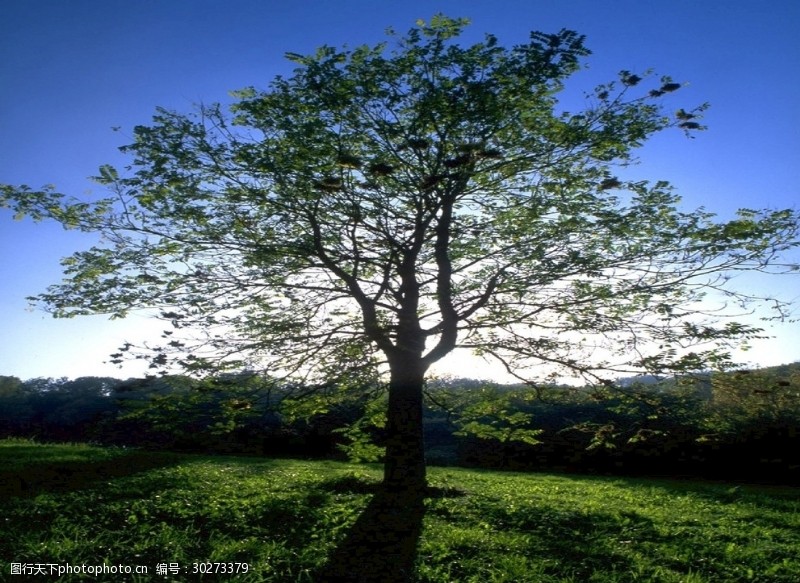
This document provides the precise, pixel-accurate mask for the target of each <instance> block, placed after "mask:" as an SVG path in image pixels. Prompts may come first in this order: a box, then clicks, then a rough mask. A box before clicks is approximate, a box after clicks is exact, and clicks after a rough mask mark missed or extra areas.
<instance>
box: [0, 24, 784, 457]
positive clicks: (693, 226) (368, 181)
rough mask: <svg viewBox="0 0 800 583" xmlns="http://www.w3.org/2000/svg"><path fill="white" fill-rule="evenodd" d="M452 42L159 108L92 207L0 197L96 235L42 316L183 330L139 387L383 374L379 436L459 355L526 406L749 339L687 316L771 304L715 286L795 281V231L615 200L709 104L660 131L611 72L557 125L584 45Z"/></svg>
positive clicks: (658, 107)
mask: <svg viewBox="0 0 800 583" xmlns="http://www.w3.org/2000/svg"><path fill="white" fill-rule="evenodd" d="M466 25H467V21H466V20H464V19H451V18H448V17H445V16H441V15H440V16H436V17H434V18H433V19H432V20H431V21H430V22H422V21H420V22H418V23H417V26H416V27H414V28H412V29H411V30H410V31H409V32H408V33H407V34H406V35H405V36H399V35H397V34H395V33H393V32H391V33H390V39H389V41H388V42H387V43H383V44H380V45H377V46H374V47H370V46H359V47H356V48H353V49H337V48H333V47H329V46H323V47H321V48H320V49H319V50H317V52H316V53H315V54H312V55H299V54H295V53H289V54H287V57H288V58H289V59H290V60H292V61H293V62H295V63H296V64H297V68H296V69H295V70H294V72H293V73H292V75H291V76H288V77H285V78H284V77H277V78H276V79H275V80H274V81H273V82H272V83H271V84H270V85H269V87H268V88H267V89H264V90H260V89H256V88H247V89H243V90H239V91H237V92H235V93H234V96H235V98H236V102H235V103H234V105H232V106H231V107H230V108H229V110H226V109H225V108H223V107H222V106H221V105H201V106H198V107H197V109H196V110H195V111H194V112H191V113H188V114H184V113H178V112H174V111H169V110H166V109H158V110H157V113H156V114H155V116H154V118H153V120H152V123H151V124H150V125H147V126H145V125H143V126H138V127H136V128H135V130H134V139H133V142H132V143H131V144H129V145H127V146H124V147H123V148H122V150H123V152H126V153H128V154H129V155H131V157H132V164H131V166H130V167H129V168H127V169H126V171H124V172H121V171H119V170H117V169H115V168H112V167H110V166H104V167H102V168H100V173H99V176H98V177H97V180H98V182H100V183H101V184H103V185H105V186H106V187H108V189H109V191H110V193H111V196H110V197H108V198H105V199H103V200H99V201H93V202H85V201H79V200H75V199H70V198H68V197H66V196H63V195H61V194H59V193H57V192H56V191H55V189H53V188H44V189H40V190H34V189H31V188H28V187H24V186H23V187H12V186H4V187H3V190H2V191H0V192H2V194H0V204H5V205H8V206H12V207H14V208H15V209H16V210H17V211H18V212H19V213H22V214H29V215H31V216H33V217H34V218H54V219H56V220H59V221H61V222H62V223H63V224H65V225H66V226H68V227H74V228H79V229H82V230H85V231H91V232H100V233H102V234H103V243H102V244H101V245H99V246H96V247H94V248H92V249H89V250H87V251H81V252H78V253H75V254H73V255H72V256H70V257H68V258H66V259H64V261H63V264H64V268H65V273H66V276H67V278H66V280H65V281H64V282H63V283H61V284H57V285H54V286H52V287H51V288H49V289H48V290H47V291H46V292H45V293H42V294H41V295H39V296H37V297H36V300H37V301H38V302H41V303H42V304H43V305H45V306H46V307H48V308H49V309H50V310H52V311H53V313H54V314H55V315H56V316H62V317H63V316H66V317H69V316H75V315H81V314H96V313H107V314H110V315H112V316H113V317H124V316H125V315H127V314H128V313H129V312H130V311H131V310H135V309H139V308H142V309H155V310H157V311H158V313H159V314H160V317H162V318H164V319H166V320H168V321H171V322H172V324H173V326H174V328H177V329H180V331H175V333H174V334H173V331H172V330H168V331H166V332H165V339H166V340H165V342H164V343H163V344H164V346H163V347H162V348H163V349H162V350H160V351H157V353H156V356H155V358H154V364H156V365H162V364H163V365H167V364H168V362H169V361H168V349H173V350H174V351H175V353H176V356H177V362H178V363H179V364H181V365H182V366H183V367H184V368H187V369H189V370H195V371H197V370H206V369H207V368H218V367H219V366H220V365H222V364H226V365H227V366H230V367H233V368H242V367H250V368H255V367H260V368H264V369H265V370H268V371H269V373H270V374H272V375H276V376H281V375H283V376H287V377H296V378H302V379H303V380H304V381H305V382H309V381H319V382H327V383H332V382H333V383H336V382H347V383H353V382H354V381H355V382H356V383H361V382H362V381H363V380H364V379H374V378H376V375H377V376H380V375H388V378H389V380H390V382H389V387H390V404H389V419H390V421H389V432H390V433H392V432H393V431H394V432H396V431H400V430H399V429H398V427H395V426H393V425H392V423H393V421H392V419H398V418H400V417H402V418H403V419H404V420H403V421H402V423H400V424H401V425H403V424H404V425H409V424H410V425H413V424H414V423H417V421H418V420H420V419H421V417H420V416H418V415H416V414H415V415H412V417H413V418H414V419H417V421H413V420H409V419H410V418H409V417H403V414H401V413H400V411H405V412H406V413H408V411H409V410H410V409H415V408H417V407H418V401H419V399H421V386H422V383H423V379H424V376H425V373H426V371H427V370H428V368H429V367H430V365H431V364H433V363H434V362H436V361H438V360H440V359H442V358H444V357H445V356H446V355H447V354H449V353H450V352H451V351H452V350H453V349H455V348H456V347H463V348H468V349H472V350H473V351H475V352H476V353H478V354H480V355H484V356H487V357H492V358H495V359H497V360H499V361H500V362H501V363H503V365H504V366H505V367H506V368H507V370H508V371H509V372H510V373H511V374H513V375H515V376H517V377H518V378H520V379H523V380H525V381H530V382H541V381H543V380H545V379H546V378H547V376H548V375H551V378H552V377H553V376H555V375H561V374H564V373H565V372H573V373H576V374H579V375H582V376H584V377H587V378H589V379H593V380H595V381H600V382H606V379H607V373H608V371H612V372H613V371H618V372H623V371H624V372H652V373H659V374H663V373H668V372H674V371H687V370H699V369H705V368H708V367H712V366H723V365H725V364H726V363H727V362H728V360H729V355H728V348H727V346H728V343H729V342H732V341H737V340H742V339H747V338H749V337H752V336H754V335H756V334H758V332H759V331H758V330H757V329H755V328H752V327H750V326H746V325H744V324H740V323H736V322H735V321H731V320H727V319H720V318H719V316H720V315H726V314H727V313H728V312H727V311H725V310H723V311H721V312H720V311H718V308H719V306H716V305H715V306H711V304H708V303H704V302H703V300H704V298H705V299H708V295H709V294H720V298H722V299H723V300H724V301H725V302H728V303H729V304H730V305H731V306H735V307H737V308H743V307H745V306H747V305H749V303H750V302H752V301H757V300H763V299H767V298H766V297H757V296H756V295H753V294H749V293H739V292H737V291H735V290H732V289H730V288H729V287H728V285H727V283H728V279H729V276H730V275H731V273H733V272H735V271H739V270H758V271H764V272H771V271H782V270H785V269H789V266H786V265H783V264H781V263H780V257H781V253H782V252H784V251H786V250H788V249H789V248H791V247H793V246H796V245H797V232H798V217H797V214H796V213H795V212H793V211H790V210H773V211H757V210H752V209H743V210H741V211H739V214H738V216H737V217H736V218H734V219H733V220H728V221H717V220H716V219H715V216H714V215H713V214H712V213H710V212H708V211H706V210H704V209H699V210H692V211H688V212H687V211H683V210H680V209H679V207H678V205H679V200H680V199H679V197H678V195H677V194H676V193H675V192H674V190H673V188H672V187H671V186H670V185H669V183H667V182H666V181H663V180H657V181H654V182H648V181H630V180H626V179H625V178H624V176H622V175H621V174H622V173H621V170H620V168H621V167H624V166H626V165H628V164H631V163H633V162H635V150H636V149H637V148H638V147H639V146H641V145H642V144H643V143H644V142H645V141H646V140H647V138H649V137H650V136H652V135H653V134H655V133H657V132H660V131H663V130H668V129H674V130H676V131H683V132H685V133H687V134H691V133H693V132H695V131H698V130H702V129H704V128H703V126H702V125H701V118H702V113H703V111H704V110H705V108H706V106H705V105H700V106H697V107H693V108H691V107H688V106H685V105H684V106H683V107H681V108H679V109H677V110H675V111H674V113H670V112H668V111H667V110H666V105H665V104H666V103H667V102H666V101H665V100H666V99H668V98H671V94H672V93H675V92H677V91H679V90H680V88H681V84H680V83H677V82H675V81H674V80H673V79H671V78H670V77H657V76H656V75H654V74H646V73H640V74H636V73H633V72H630V71H622V72H621V73H620V75H619V77H618V78H617V79H615V80H613V81H611V82H609V83H607V84H604V85H601V86H599V87H597V88H595V89H594V90H593V91H591V92H589V93H587V94H586V98H585V106H584V107H583V108H582V109H581V110H580V111H578V112H571V111H565V110H563V109H562V106H561V104H560V103H559V99H558V98H559V93H560V91H561V90H562V89H563V87H564V82H565V80H566V79H567V78H568V77H569V76H570V75H572V74H573V73H575V72H576V71H577V70H578V69H579V68H580V67H581V65H582V61H583V59H584V58H585V57H587V56H588V55H589V54H590V53H589V50H588V49H586V48H585V46H584V38H583V37H582V36H581V35H579V34H577V33H575V32H573V31H568V30H562V31H560V32H558V33H555V34H544V33H540V32H534V33H531V36H530V39H529V41H528V42H526V43H524V44H520V45H517V46H514V47H512V48H505V47H502V46H501V45H500V44H499V43H498V40H497V38H495V37H494V36H492V35H486V37H485V39H484V40H483V42H479V43H477V44H473V45H471V46H466V47H464V46H461V45H460V44H458V42H457V40H458V37H459V35H460V34H461V32H462V30H463V29H464V27H465V26H466ZM773 306H774V307H776V308H777V310H778V312H777V315H778V316H781V315H782V314H783V313H784V312H783V309H784V307H785V304H783V303H781V302H780V301H778V300H774V301H773ZM189 330H193V331H199V332H201V333H200V334H196V335H190V334H189V333H188V331H189ZM123 348H124V349H125V350H122V351H120V353H118V354H117V355H115V357H117V358H122V356H123V355H122V353H123V352H125V351H126V350H127V349H128V348H130V347H129V346H127V345H126V346H125V347H123ZM362 386H363V385H362ZM401 389H402V390H401ZM393 394H394V395H400V394H402V395H405V396H404V397H403V398H402V399H401V401H402V403H399V402H397V401H396V400H395V401H393V397H392V395H393ZM410 395H413V397H412V396H410ZM398 415H399V416H400V417H398ZM398 423H399V422H398ZM406 437H408V436H406ZM390 455H391V454H390Z"/></svg>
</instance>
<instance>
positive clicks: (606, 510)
mask: <svg viewBox="0 0 800 583" xmlns="http://www.w3.org/2000/svg"><path fill="white" fill-rule="evenodd" d="M379 478H380V470H379V468H377V467H374V466H368V465H354V464H345V463H336V462H325V461H301V460H286V459H258V458H233V457H206V456H190V455H177V454H154V453H144V452H136V451H133V452H131V451H124V450H117V449H101V448H94V447H89V446H81V445H36V444H32V443H27V442H20V441H5V442H2V441H0V511H1V512H0V580H9V581H24V580H39V581H44V580H58V581H86V580H91V581H197V580H206V581H254V582H255V581H259V582H261V581H276V582H277V581H280V582H292V581H298V582H300V581H334V580H345V579H344V578H340V579H337V578H336V576H334V575H332V573H334V574H338V575H339V576H342V577H343V574H344V573H350V574H351V575H352V576H353V580H359V579H357V578H356V577H357V572H358V571H359V570H362V571H363V570H365V569H369V568H371V567H370V561H372V562H373V563H374V564H375V565H383V567H386V566H387V565H388V566H390V567H391V568H392V569H394V570H395V571H397V570H399V569H400V568H401V567H399V566H398V565H400V566H402V565H403V564H404V561H405V562H406V563H407V564H408V566H409V570H410V571H411V572H412V573H414V574H413V579H412V580H414V581H423V582H441V583H444V582H462V581H463V582H468V581H469V582H476V583H477V582H480V583H485V582H500V581H508V582H515V583H518V582H527V581H530V582H556V581H558V582H567V581H595V582H634V581H636V582H641V581H659V582H661V581H663V582H676V583H677V582H685V583H699V582H709V583H719V582H728V581H730V582H734V581H737V582H738V581H754V582H779V581H780V582H786V583H796V582H797V581H800V490H798V489H796V488H795V489H792V488H777V487H755V486H744V485H739V486H734V485H726V484H717V483H700V482H691V481H668V480H645V479H622V478H601V477H583V476H581V477H578V476H560V475H559V476H556V475H543V474H518V473H499V472H489V471H475V470H466V469H457V468H431V469H430V482H431V486H432V488H431V491H430V492H429V495H428V496H427V497H426V498H425V499H424V500H423V501H419V504H418V506H415V505H414V504H413V503H411V504H410V505H409V504H406V505H405V506H404V508H403V509H401V510H398V509H397V508H396V506H397V501H394V500H386V499H381V497H380V496H379V495H377V494H376V492H378V490H377V488H376V484H377V483H378V480H379ZM365 541H370V542H365ZM373 544H374V545H375V546H373ZM366 545H369V548H365V547H366ZM359 549H361V550H360V551H359ZM375 549H377V550H375ZM375 559H377V561H375ZM12 564H16V565H12ZM20 564H24V565H25V566H24V567H21V566H19V565H20ZM51 565H53V566H52V567H51ZM82 565H84V566H86V567H84V568H85V569H90V568H91V569H95V568H96V569H97V571H98V572H101V574H99V575H97V574H95V573H90V574H89V575H87V574H81V573H74V572H73V573H66V572H65V571H66V569H67V567H68V566H69V567H71V568H72V569H73V571H74V570H75V569H76V568H77V569H81V568H82V567H81V566H82ZM102 565H105V566H104V567H103V566H102ZM39 566H42V567H43V568H45V569H46V570H47V573H48V575H47V576H44V575H31V573H33V572H34V571H35V570H36V569H38V568H39ZM119 566H122V567H123V570H125V569H127V568H130V569H131V570H132V571H133V570H135V569H136V568H137V567H146V568H147V569H148V574H147V575H144V574H140V575H137V574H135V573H133V572H132V573H130V574H122V575H121V574H119V572H117V573H113V572H112V573H109V572H108V571H109V570H111V568H112V567H116V568H119ZM159 566H160V567H159ZM12 568H13V569H16V570H22V573H23V574H22V575H11V573H12ZM376 568H377V567H376ZM58 569H62V573H64V574H62V575H61V576H60V577H58V578H56V575H54V574H50V573H51V572H54V573H57V572H58ZM103 570H105V571H106V573H102V571H103ZM213 571H216V573H215V572H213ZM245 571H246V572H245ZM25 573H27V575H26V574H25ZM365 580H368V579H365ZM379 580H382V581H383V580H389V579H386V578H385V577H382V578H380V579H379ZM398 580H399V577H398Z"/></svg>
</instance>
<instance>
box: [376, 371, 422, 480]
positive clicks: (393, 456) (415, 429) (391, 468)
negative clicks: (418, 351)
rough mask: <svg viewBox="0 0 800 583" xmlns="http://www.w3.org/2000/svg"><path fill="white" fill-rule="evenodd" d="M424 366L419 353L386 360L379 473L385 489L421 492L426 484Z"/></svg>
mask: <svg viewBox="0 0 800 583" xmlns="http://www.w3.org/2000/svg"><path fill="white" fill-rule="evenodd" d="M425 369H426V367H425V366H424V365H423V362H422V360H421V358H419V357H417V358H404V359H398V360H394V361H392V362H390V374H391V376H390V381H389V409H388V413H387V419H386V458H385V463H384V475H383V485H384V487H385V488H386V489H387V490H388V491H392V492H396V493H403V492H405V493H410V494H413V493H421V492H422V491H423V490H424V489H425V486H426V481H425V445H424V439H423V434H422V387H423V383H424V380H425Z"/></svg>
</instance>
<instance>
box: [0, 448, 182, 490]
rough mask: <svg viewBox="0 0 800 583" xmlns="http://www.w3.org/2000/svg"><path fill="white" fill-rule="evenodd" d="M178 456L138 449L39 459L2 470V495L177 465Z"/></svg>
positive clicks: (74, 487)
mask: <svg viewBox="0 0 800 583" xmlns="http://www.w3.org/2000/svg"><path fill="white" fill-rule="evenodd" d="M178 462H179V458H178V456H175V455H172V454H169V453H160V452H146V451H135V452H131V453H125V454H123V455H120V456H116V457H112V458H109V459H101V460H53V461H46V460H41V461H39V460H37V463H32V464H31V465H30V466H26V467H24V468H22V469H19V470H13V469H12V470H0V496H6V497H10V496H35V495H37V494H39V493H41V492H64V491H71V490H79V489H81V488H85V487H87V486H90V485H91V484H93V483H95V482H98V481H108V480H110V479H113V478H118V477H122V476H129V475H132V474H136V473H139V472H144V471H147V470H151V469H154V468H160V467H165V466H170V465H174V464H176V463H178Z"/></svg>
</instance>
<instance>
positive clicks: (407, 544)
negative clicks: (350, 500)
mask: <svg viewBox="0 0 800 583" xmlns="http://www.w3.org/2000/svg"><path fill="white" fill-rule="evenodd" d="M458 495H461V494H460V493H459V492H454V491H445V490H440V489H437V488H428V489H427V490H425V491H423V492H418V493H414V492H412V493H409V492H402V493H397V492H387V491H385V490H383V489H382V488H380V487H378V488H376V489H375V494H374V496H373V497H372V500H371V501H370V503H369V504H368V505H367V507H366V508H365V509H364V512H363V513H362V514H361V516H359V518H358V520H356V522H355V524H354V525H353V526H352V528H351V529H350V531H349V533H348V535H347V537H346V538H345V540H344V541H342V543H341V544H340V545H339V546H338V547H337V548H336V549H335V550H334V551H333V552H332V553H331V554H330V555H329V557H328V562H327V563H326V564H325V566H324V567H322V569H321V570H320V571H319V572H318V573H317V575H316V577H315V578H314V581H319V582H322V583H409V582H411V581H414V564H415V561H416V558H417V544H418V542H419V538H420V535H421V533H422V519H423V517H424V515H425V498H436V497H445V496H458Z"/></svg>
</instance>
